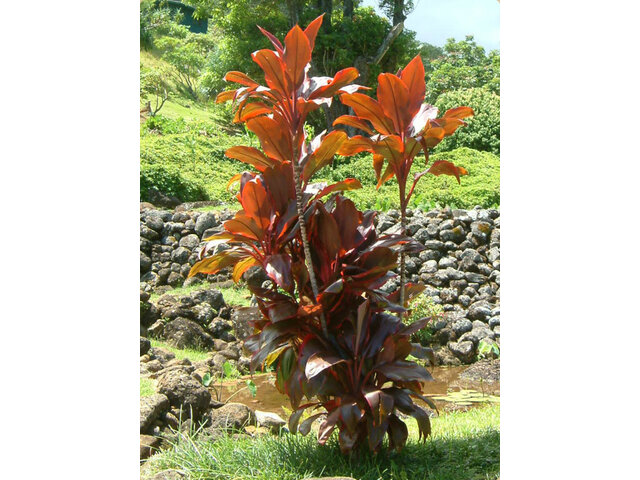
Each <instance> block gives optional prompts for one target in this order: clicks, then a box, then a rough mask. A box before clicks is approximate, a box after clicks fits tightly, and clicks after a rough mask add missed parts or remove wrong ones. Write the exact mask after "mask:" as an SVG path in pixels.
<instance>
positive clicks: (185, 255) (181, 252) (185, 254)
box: [171, 247, 191, 268]
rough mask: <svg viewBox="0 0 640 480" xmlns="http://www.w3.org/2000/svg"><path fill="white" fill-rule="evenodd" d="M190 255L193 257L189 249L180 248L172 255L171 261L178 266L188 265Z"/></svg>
mask: <svg viewBox="0 0 640 480" xmlns="http://www.w3.org/2000/svg"><path fill="white" fill-rule="evenodd" d="M189 255H191V251H190V250H189V249H188V248H185V247H178V248H176V249H175V250H174V251H173V253H171V261H172V262H176V263H178V264H183V263H187V260H189ZM178 268H179V267H178Z"/></svg>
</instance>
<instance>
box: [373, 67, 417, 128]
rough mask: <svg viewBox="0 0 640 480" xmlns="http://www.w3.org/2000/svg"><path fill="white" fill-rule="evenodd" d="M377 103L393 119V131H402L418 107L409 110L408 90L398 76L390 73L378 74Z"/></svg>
mask: <svg viewBox="0 0 640 480" xmlns="http://www.w3.org/2000/svg"><path fill="white" fill-rule="evenodd" d="M378 103H379V104H380V107H381V108H382V111H383V112H384V114H385V115H386V116H387V117H389V118H390V119H391V120H392V121H393V126H394V128H395V132H396V133H398V134H400V133H403V132H404V131H405V130H406V129H407V127H408V126H409V124H410V123H411V119H412V118H413V116H414V115H415V114H416V113H417V112H418V109H416V110H415V111H411V110H410V108H408V107H409V90H408V89H407V86H406V85H405V84H404V83H403V82H402V80H400V79H399V78H398V77H396V76H395V75H393V74H392V73H381V74H380V75H378Z"/></svg>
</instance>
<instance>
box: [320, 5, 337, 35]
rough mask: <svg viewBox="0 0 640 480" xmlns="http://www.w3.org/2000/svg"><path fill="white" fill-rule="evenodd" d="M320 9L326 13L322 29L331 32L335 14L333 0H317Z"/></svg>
mask: <svg viewBox="0 0 640 480" xmlns="http://www.w3.org/2000/svg"><path fill="white" fill-rule="evenodd" d="M317 7H318V10H320V13H324V14H325V15H324V18H323V19H322V27H320V28H322V31H323V32H324V33H331V29H332V26H331V14H333V0H318V1H317Z"/></svg>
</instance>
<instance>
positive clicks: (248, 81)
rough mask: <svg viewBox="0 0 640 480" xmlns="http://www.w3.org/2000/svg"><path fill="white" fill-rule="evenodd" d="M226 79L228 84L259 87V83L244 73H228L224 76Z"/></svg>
mask: <svg viewBox="0 0 640 480" xmlns="http://www.w3.org/2000/svg"><path fill="white" fill-rule="evenodd" d="M224 79H225V80H226V81H227V82H234V83H239V84H241V85H245V86H247V87H257V86H258V85H259V84H258V82H256V81H255V80H253V79H252V78H250V77H249V76H247V75H245V74H244V73H242V72H235V71H234V72H227V74H226V75H225V76H224Z"/></svg>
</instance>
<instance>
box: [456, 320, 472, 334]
mask: <svg viewBox="0 0 640 480" xmlns="http://www.w3.org/2000/svg"><path fill="white" fill-rule="evenodd" d="M451 329H452V330H453V331H454V332H455V334H456V336H458V337H459V336H461V335H462V334H464V333H467V332H470V331H471V330H472V329H473V324H472V323H471V320H468V319H466V318H461V319H459V320H456V321H455V322H453V324H452V325H451Z"/></svg>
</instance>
